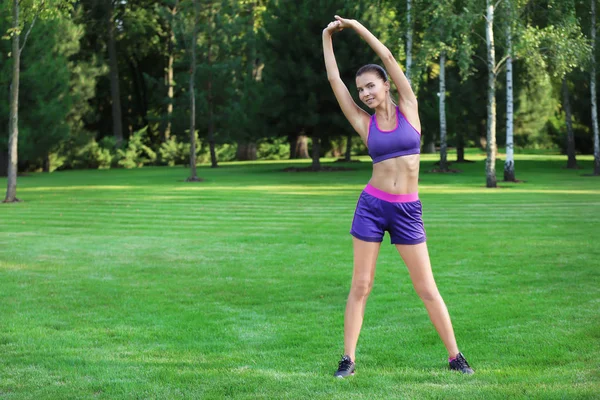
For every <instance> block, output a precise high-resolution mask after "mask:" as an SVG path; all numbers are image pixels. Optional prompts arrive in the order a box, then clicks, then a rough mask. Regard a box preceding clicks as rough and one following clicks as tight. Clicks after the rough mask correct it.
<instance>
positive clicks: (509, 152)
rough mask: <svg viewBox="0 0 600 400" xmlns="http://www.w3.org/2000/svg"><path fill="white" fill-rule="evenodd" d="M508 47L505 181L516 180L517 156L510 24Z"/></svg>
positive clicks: (507, 37)
mask: <svg viewBox="0 0 600 400" xmlns="http://www.w3.org/2000/svg"><path fill="white" fill-rule="evenodd" d="M506 33H507V36H506V41H507V47H506V51H507V53H508V58H507V60H506V160H505V161H504V181H505V182H514V181H515V180H516V179H515V161H514V159H515V156H514V135H513V121H514V114H513V109H514V102H513V68H512V37H511V31H510V24H508V28H507V32H506Z"/></svg>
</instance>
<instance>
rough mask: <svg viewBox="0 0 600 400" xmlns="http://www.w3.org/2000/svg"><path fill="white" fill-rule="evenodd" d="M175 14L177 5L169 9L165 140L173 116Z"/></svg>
mask: <svg viewBox="0 0 600 400" xmlns="http://www.w3.org/2000/svg"><path fill="white" fill-rule="evenodd" d="M176 14H177V6H174V7H173V9H172V10H171V25H170V28H169V29H170V32H169V39H168V40H169V44H168V52H169V60H168V64H167V87H168V89H167V97H168V99H169V104H167V126H166V128H165V133H164V137H163V140H164V141H165V142H166V141H167V140H169V138H170V137H171V123H172V118H173V96H174V93H173V86H174V82H173V63H174V61H175V15H176Z"/></svg>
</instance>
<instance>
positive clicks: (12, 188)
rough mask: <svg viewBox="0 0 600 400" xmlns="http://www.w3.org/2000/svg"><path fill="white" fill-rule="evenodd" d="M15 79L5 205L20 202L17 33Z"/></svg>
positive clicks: (16, 24)
mask: <svg viewBox="0 0 600 400" xmlns="http://www.w3.org/2000/svg"><path fill="white" fill-rule="evenodd" d="M18 27H19V0H13V28H14V29H15V30H16V29H17V28H18ZM12 57H13V59H14V62H13V77H12V82H11V85H10V122H9V128H8V135H9V136H8V184H7V188H6V198H5V199H4V202H5V203H12V202H15V201H19V199H17V169H18V154H17V149H18V146H17V143H18V139H19V83H20V82H19V79H20V72H21V50H20V48H19V35H18V34H17V32H16V31H14V32H13V37H12Z"/></svg>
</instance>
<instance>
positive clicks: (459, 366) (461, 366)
mask: <svg viewBox="0 0 600 400" xmlns="http://www.w3.org/2000/svg"><path fill="white" fill-rule="evenodd" d="M450 369H452V370H455V371H460V372H462V373H463V374H467V375H472V374H474V373H475V371H473V369H472V368H471V367H470V366H469V363H468V362H467V360H465V357H464V356H463V355H462V353H458V354H457V355H456V358H455V359H454V360H452V361H450Z"/></svg>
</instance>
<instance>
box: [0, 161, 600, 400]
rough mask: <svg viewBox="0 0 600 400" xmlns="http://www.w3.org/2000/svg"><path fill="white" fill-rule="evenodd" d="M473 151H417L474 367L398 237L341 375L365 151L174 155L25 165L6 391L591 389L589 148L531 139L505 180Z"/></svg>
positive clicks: (167, 395) (7, 224)
mask: <svg viewBox="0 0 600 400" xmlns="http://www.w3.org/2000/svg"><path fill="white" fill-rule="evenodd" d="M451 158H452V157H451ZM469 158H471V159H473V160H476V162H475V163H470V164H454V165H452V168H457V169H460V170H462V171H463V172H462V173H459V174H445V175H441V174H433V173H428V172H427V171H428V170H430V169H431V168H432V167H433V162H434V160H435V156H424V157H423V162H422V166H421V171H422V174H421V181H420V196H421V200H422V202H423V207H424V213H423V216H424V221H425V227H426V229H427V234H428V245H429V250H430V254H431V259H432V264H433V268H434V274H435V276H436V279H437V283H438V286H439V288H440V291H441V293H442V295H443V297H444V299H445V301H446V304H447V305H448V308H449V311H450V314H451V316H452V319H453V323H454V328H455V331H456V336H457V339H458V342H459V347H460V348H461V350H462V351H463V353H464V354H465V355H466V357H467V359H468V360H469V362H470V363H471V365H472V366H473V367H474V369H475V371H476V374H475V375H474V376H462V375H460V374H457V373H452V372H450V371H448V370H447V360H446V357H447V355H446V352H445V349H444V347H443V345H442V343H441V341H440V340H439V338H438V336H437V333H436V332H435V330H434V328H433V326H432V324H431V323H430V321H429V319H428V317H427V313H426V311H425V308H424V306H423V305H422V303H421V301H420V300H419V298H418V297H417V296H416V294H415V293H414V290H413V289H412V285H411V282H410V280H409V277H408V273H407V271H406V268H405V267H404V265H403V264H402V262H401V260H400V258H399V256H398V254H397V252H396V250H395V249H394V247H393V246H390V245H389V237H388V236H387V235H386V238H385V239H384V245H383V246H382V251H381V254H380V258H379V262H378V267H377V275H376V279H375V286H374V289H373V293H372V294H371V297H370V299H369V303H368V306H367V312H366V316H365V322H364V326H363V331H362V334H361V337H360V340H359V345H358V351H357V361H358V363H357V374H356V376H354V377H352V378H349V379H346V380H336V379H334V378H333V377H332V374H333V372H334V371H335V369H336V367H337V362H338V360H339V357H340V355H341V353H342V351H343V312H344V307H345V302H346V297H347V294H348V289H349V285H350V279H351V274H352V248H351V236H350V235H349V234H348V230H349V229H350V224H351V220H352V214H353V211H354V206H355V205H356V201H357V198H358V195H359V193H360V191H361V189H362V188H363V187H364V186H365V184H366V183H367V181H368V179H369V176H370V164H369V163H368V162H361V163H352V164H348V165H347V166H348V167H351V168H354V170H352V171H343V172H321V173H286V172H281V170H282V169H283V168H285V167H287V166H290V165H292V163H290V162H258V163H229V164H222V166H221V168H218V169H210V168H208V167H206V166H203V167H200V168H199V170H198V172H199V176H200V177H202V178H204V179H205V181H204V182H202V183H186V182H184V180H185V178H186V177H187V176H188V171H187V170H186V169H185V168H183V167H173V168H166V167H164V168H158V167H157V168H142V169H137V170H98V171H65V172H55V173H52V174H41V173H40V174H31V175H30V176H25V177H21V178H19V181H18V184H19V186H18V191H17V195H18V197H19V198H21V199H22V200H24V202H22V203H18V204H0V398H2V399H32V398H35V399H71V398H72V399H81V398H100V399H131V398H140V399H146V398H156V399H177V398H185V399H194V398H203V399H204V398H205V399H223V398H236V399H392V398H406V399H420V398H440V399H442V398H467V399H473V398H481V399H492V398H497V399H505V398H540V399H574V398H599V397H600V372H599V371H600V269H599V264H600V178H596V177H585V176H582V175H583V174H584V173H590V172H591V171H592V162H591V158H590V157H578V161H579V163H580V165H582V166H583V167H584V169H583V170H577V171H571V170H566V169H563V166H564V165H565V164H566V160H565V157H561V156H553V155H518V156H517V163H516V171H517V178H519V179H521V180H523V181H525V182H523V183H518V184H515V183H503V182H501V181H499V185H500V186H501V187H500V188H498V189H493V190H491V189H486V188H485V187H484V185H485V171H484V169H485V167H484V162H483V161H482V156H481V155H480V154H469ZM296 164H298V162H296ZM335 165H340V164H339V163H336V164H335ZM341 165H343V164H341ZM497 171H498V177H499V180H501V179H502V178H501V177H502V164H501V162H499V163H498V166H497ZM0 187H3V188H5V187H6V178H2V179H0ZM3 190H4V189H3ZM2 193H4V192H2Z"/></svg>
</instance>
